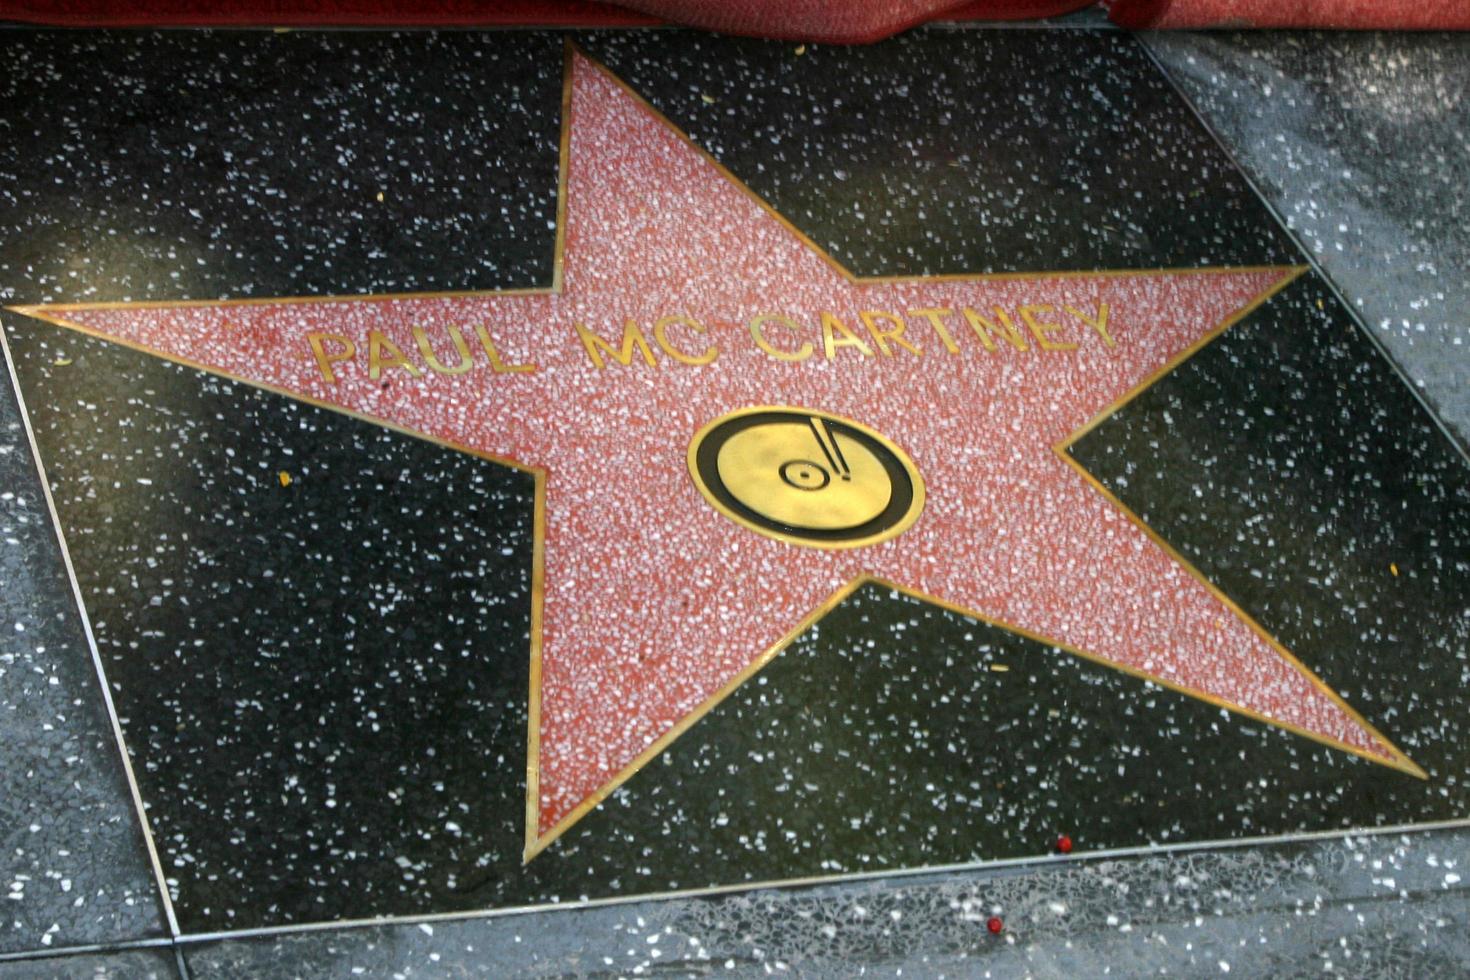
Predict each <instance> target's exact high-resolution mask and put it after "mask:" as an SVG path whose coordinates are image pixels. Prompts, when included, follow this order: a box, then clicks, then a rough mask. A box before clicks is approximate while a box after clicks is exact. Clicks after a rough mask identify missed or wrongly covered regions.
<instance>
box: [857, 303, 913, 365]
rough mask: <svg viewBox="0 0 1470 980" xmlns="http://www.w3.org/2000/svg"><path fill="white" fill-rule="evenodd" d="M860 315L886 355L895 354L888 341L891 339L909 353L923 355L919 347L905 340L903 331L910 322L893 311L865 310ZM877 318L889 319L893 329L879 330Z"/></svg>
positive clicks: (875, 341) (874, 340)
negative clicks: (906, 321) (905, 321)
mask: <svg viewBox="0 0 1470 980" xmlns="http://www.w3.org/2000/svg"><path fill="white" fill-rule="evenodd" d="M858 316H860V317H862V320H863V326H865V327H867V328H868V333H869V334H871V335H872V337H873V342H874V343H875V344H877V345H878V349H879V350H881V351H882V352H883V354H884V355H885V356H887V357H892V356H893V351H891V350H889V348H888V342H889V341H890V340H891V341H893V342H894V343H895V344H897V345H898V346H900V347H902V348H903V349H904V350H906V351H908V352H909V353H911V354H915V355H919V356H922V353H921V352H920V350H919V348H917V347H915V346H914V345H913V344H911V343H909V342H908V341H907V340H904V338H903V332H904V331H905V330H907V329H908V324H907V323H904V322H903V319H902V318H901V317H896V316H894V315H893V314H892V313H883V312H880V311H878V310H863V311H862V312H861V313H859V314H858ZM875 320H887V321H888V323H889V324H891V325H892V329H890V330H879V329H878V326H877V324H876V323H874V321H875Z"/></svg>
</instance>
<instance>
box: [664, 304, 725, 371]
mask: <svg viewBox="0 0 1470 980" xmlns="http://www.w3.org/2000/svg"><path fill="white" fill-rule="evenodd" d="M675 324H679V325H681V326H685V327H688V328H689V329H690V330H693V331H694V332H695V333H698V334H703V333H704V332H705V329H704V324H702V323H700V322H699V321H698V320H696V319H694V318H693V317H689V316H666V317H662V318H661V319H659V321H658V322H657V323H655V324H654V325H653V338H654V339H655V340H657V341H658V345H659V346H660V347H662V348H663V349H664V353H665V354H667V355H669V356H670V357H672V358H673V359H674V360H676V361H678V362H679V363H680V364H692V365H696V366H697V365H700V364H708V363H710V362H711V361H713V360H714V359H715V358H717V357H719V356H720V350H719V348H718V347H716V346H715V345H714V344H710V345H709V346H708V347H706V348H705V349H704V353H702V354H697V355H695V354H686V353H684V352H683V351H681V350H679V349H678V348H677V347H675V346H674V345H673V344H672V343H670V342H669V337H668V330H669V327H671V326H674V325H675Z"/></svg>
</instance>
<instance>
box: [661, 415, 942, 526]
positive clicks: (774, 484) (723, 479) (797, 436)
mask: <svg viewBox="0 0 1470 980" xmlns="http://www.w3.org/2000/svg"><path fill="white" fill-rule="evenodd" d="M689 473H690V475H691V476H692V477H693V478H694V484H695V486H697V487H699V491H700V493H702V494H704V498H705V499H706V500H708V501H709V502H710V503H711V504H712V505H713V506H714V507H715V509H716V510H718V511H719V512H720V513H722V514H724V515H725V516H726V517H728V518H730V519H731V520H733V521H735V522H736V523H738V524H741V525H743V526H745V527H748V528H750V529H751V530H752V531H755V532H756V533H758V534H763V535H765V536H766V537H768V538H775V539H777V540H779V541H790V542H793V543H795V544H802V545H807V546H810V547H814V548H857V547H860V546H862V545H868V544H874V543H876V542H879V541H886V540H888V539H889V538H892V537H896V536H897V535H899V534H902V533H903V532H904V531H905V530H907V529H908V527H909V526H910V525H912V524H913V523H914V521H916V520H917V519H918V517H919V512H920V511H922V510H923V509H924V481H923V480H922V479H921V478H920V476H919V471H918V470H917V469H915V468H914V464H913V461H912V460H910V459H909V458H908V456H907V455H905V453H904V451H903V450H902V449H900V448H898V446H896V445H894V444H893V443H892V442H891V441H889V440H888V439H887V438H885V437H884V436H882V435H880V434H879V433H877V432H875V431H873V430H872V429H869V428H868V427H867V426H864V425H861V424H859V423H857V422H853V421H851V420H850V419H844V418H840V417H838V416H836V415H828V414H827V413H825V412H814V411H812V410H810V409H805V408H788V407H760V408H746V409H741V410H739V411H736V412H731V413H730V414H728V415H723V416H721V417H720V418H717V419H715V420H714V421H713V422H711V423H710V424H709V425H706V426H705V427H704V428H703V429H700V430H699V432H698V434H696V435H695V437H694V441H693V442H691V443H690V445H689Z"/></svg>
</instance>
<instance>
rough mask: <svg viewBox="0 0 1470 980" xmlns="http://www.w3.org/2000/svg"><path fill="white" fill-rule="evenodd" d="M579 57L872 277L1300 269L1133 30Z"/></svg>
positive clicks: (683, 40) (599, 48)
mask: <svg viewBox="0 0 1470 980" xmlns="http://www.w3.org/2000/svg"><path fill="white" fill-rule="evenodd" d="M584 43H585V46H586V48H587V50H588V51H589V52H590V53H591V54H593V55H594V56H596V57H597V58H599V59H601V60H602V61H603V62H604V63H605V64H607V65H608V66H609V67H610V68H612V69H613V70H614V72H616V73H617V74H618V75H620V76H621V77H622V78H624V79H625V80H627V81H628V82H629V84H630V85H631V86H632V87H633V89H634V91H636V92H638V93H640V94H641V95H643V96H644V97H645V98H647V99H648V100H649V101H650V102H652V103H653V104H654V105H655V106H656V107H657V108H658V109H659V110H661V111H662V112H664V113H665V114H666V115H667V116H669V118H671V119H672V120H673V121H674V122H675V123H676V124H677V125H678V126H679V127H680V128H681V129H683V130H684V131H685V132H687V133H689V134H690V135H691V136H692V137H693V138H694V140H695V141H696V142H697V143H699V145H701V146H703V147H705V148H706V149H708V150H709V151H710V152H711V153H713V154H714V155H715V157H716V158H718V159H719V160H720V161H721V162H722V163H724V164H725V165H726V166H728V167H729V168H730V169H731V170H732V171H733V172H734V173H735V174H736V175H737V176H739V177H740V178H741V179H742V180H744V181H745V182H746V183H747V184H748V185H749V186H750V188H751V189H752V190H753V191H755V192H756V193H757V194H759V195H760V196H761V197H763V198H764V199H765V200H766V201H768V202H769V203H770V204H771V205H772V206H773V207H775V208H776V210H777V211H779V212H780V213H781V214H783V215H785V216H786V217H787V218H788V219H790V220H791V221H792V222H793V223H794V224H796V225H797V227H799V228H801V229H802V230H803V231H805V232H806V233H807V234H808V235H810V236H812V237H813V238H814V239H815V240H816V241H817V242H818V243H819V244H821V245H822V247H823V248H825V249H827V250H828V251H829V252H830V253H831V254H832V256H833V257H834V258H836V259H837V260H838V261H840V262H842V263H843V264H844V265H846V266H847V267H848V268H849V269H851V270H852V271H853V272H855V273H857V274H859V275H874V276H875V275H920V274H925V273H932V274H940V273H958V272H1026V271H1038V270H1047V269H1139V268H1144V269H1147V268H1159V267H1171V268H1172V267H1194V266H1201V265H1210V266H1226V265H1260V264H1270V263H1277V262H1280V263H1291V262H1296V261H1299V259H1298V258H1297V257H1296V256H1295V253H1294V250H1293V248H1292V246H1291V244H1290V242H1289V241H1287V240H1286V239H1285V237H1284V236H1282V235H1281V234H1280V232H1279V231H1278V230H1277V228H1276V227H1275V224H1274V223H1273V222H1271V221H1270V220H1269V219H1268V218H1267V217H1266V214H1265V212H1264V211H1263V210H1262V208H1261V205H1260V202H1259V200H1258V199H1257V198H1256V197H1255V195H1254V194H1253V193H1252V192H1251V190H1250V188H1249V187H1248V186H1247V185H1246V183H1245V181H1243V180H1242V179H1241V177H1240V175H1239V173H1238V172H1237V171H1235V169H1234V167H1233V166H1232V165H1231V164H1230V162H1229V161H1228V160H1227V159H1226V157H1225V155H1224V154H1222V153H1221V152H1220V151H1219V148H1218V147H1217V146H1216V145H1215V143H1214V140H1213V138H1212V137H1210V136H1209V134H1208V133H1206V132H1205V131H1204V129H1203V128H1202V127H1200V126H1199V125H1198V123H1196V121H1195V120H1194V118H1193V117H1192V116H1191V115H1190V114H1189V113H1188V112H1187V111H1184V110H1183V109H1182V107H1181V105H1180V102H1179V99H1178V97H1177V95H1176V94H1175V93H1174V91H1173V89H1172V87H1171V86H1170V85H1169V83H1168V82H1167V81H1166V80H1165V79H1164V77H1163V76H1162V75H1160V74H1159V73H1158V71H1157V70H1156V69H1155V68H1154V67H1153V65H1152V63H1151V62H1150V61H1149V60H1148V57H1147V55H1146V54H1145V53H1144V52H1143V51H1142V49H1141V48H1140V47H1139V45H1138V44H1137V42H1135V41H1134V40H1133V39H1132V38H1130V37H1128V36H1127V35H1124V34H1121V33H1118V32H1111V31H1100V32H1091V31H1073V30H1061V31H1025V32H1018V31H994V32H989V31H917V32H913V33H910V34H905V35H903V36H901V37H897V38H894V39H892V40H890V41H887V42H885V43H884V44H883V45H881V46H879V47H877V48H864V47H850V48H829V47H820V46H815V45H813V46H808V47H807V48H806V53H805V54H802V55H797V54H796V53H795V48H794V47H793V46H791V45H782V44H771V43H769V42H764V41H752V40H746V39H740V38H724V37H710V36H703V35H679V34H669V33H665V32H644V33H627V34H609V35H593V36H588V37H586V38H585V39H584ZM707 98H708V99H712V100H713V101H712V102H707V101H706V99H707Z"/></svg>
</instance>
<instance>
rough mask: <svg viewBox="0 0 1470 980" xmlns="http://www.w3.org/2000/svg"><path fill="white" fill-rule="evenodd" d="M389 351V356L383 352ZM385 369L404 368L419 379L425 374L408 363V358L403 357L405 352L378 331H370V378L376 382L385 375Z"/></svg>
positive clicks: (410, 375)
mask: <svg viewBox="0 0 1470 980" xmlns="http://www.w3.org/2000/svg"><path fill="white" fill-rule="evenodd" d="M384 351H387V352H388V353H387V356H386V357H384V356H383V352H384ZM383 368H403V370H405V371H407V372H408V376H409V377H411V378H417V377H419V376H420V375H422V374H423V373H424V372H423V371H422V370H420V369H419V368H417V367H415V366H414V365H412V364H410V363H408V358H406V357H404V356H403V351H401V350H399V349H398V345H397V344H395V343H393V341H391V340H389V339H388V338H387V337H385V336H383V335H382V334H381V333H379V332H378V331H376V330H370V331H368V377H370V378H372V379H373V380H374V381H376V380H377V379H378V378H379V377H380V376H381V375H382V373H383Z"/></svg>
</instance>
